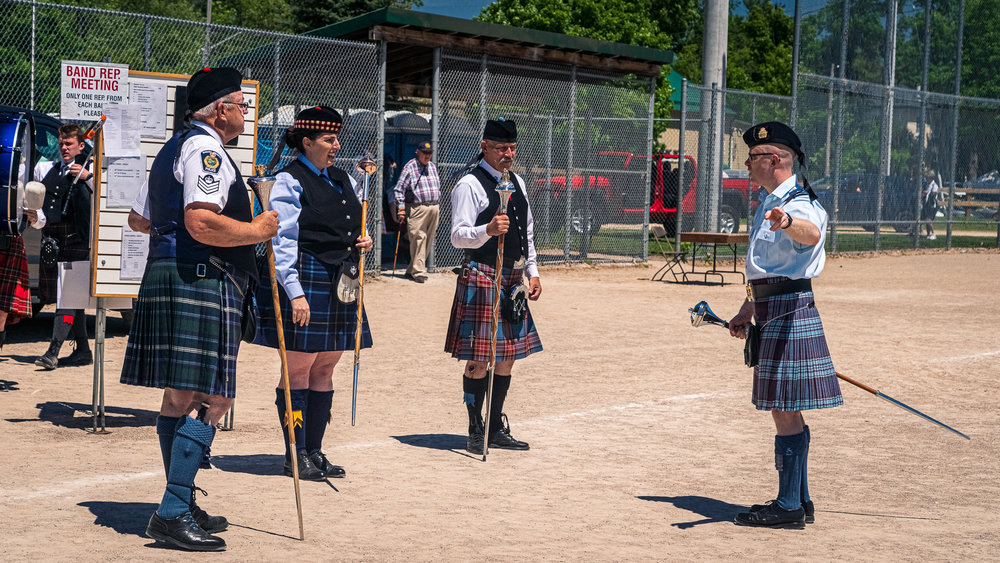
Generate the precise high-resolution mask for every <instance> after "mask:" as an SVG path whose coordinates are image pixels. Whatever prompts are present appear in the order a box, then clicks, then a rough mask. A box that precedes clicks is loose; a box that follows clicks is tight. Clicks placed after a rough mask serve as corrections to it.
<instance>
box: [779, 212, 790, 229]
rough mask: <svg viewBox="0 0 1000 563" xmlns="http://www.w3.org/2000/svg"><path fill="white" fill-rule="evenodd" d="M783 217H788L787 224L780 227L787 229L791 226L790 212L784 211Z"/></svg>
mask: <svg viewBox="0 0 1000 563" xmlns="http://www.w3.org/2000/svg"><path fill="white" fill-rule="evenodd" d="M785 217H788V224H787V225H785V226H784V227H781V228H782V229H787V228H788V227H791V226H792V214H791V213H785Z"/></svg>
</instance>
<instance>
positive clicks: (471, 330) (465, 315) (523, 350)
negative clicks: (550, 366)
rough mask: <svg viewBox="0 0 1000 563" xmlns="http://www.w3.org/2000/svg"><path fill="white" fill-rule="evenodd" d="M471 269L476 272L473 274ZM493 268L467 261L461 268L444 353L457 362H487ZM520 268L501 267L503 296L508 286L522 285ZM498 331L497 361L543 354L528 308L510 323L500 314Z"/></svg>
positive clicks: (522, 273)
mask: <svg viewBox="0 0 1000 563" xmlns="http://www.w3.org/2000/svg"><path fill="white" fill-rule="evenodd" d="M470 267H471V268H475V269H477V270H479V271H478V272H475V271H472V270H471V269H470ZM495 271H496V270H495V269H494V267H493V266H488V265H486V264H481V263H478V262H470V263H468V264H465V265H464V266H463V269H462V272H461V273H460V274H459V276H458V282H457V283H456V286H455V299H454V301H453V302H452V305H451V320H450V321H449V323H448V336H447V338H446V340H445V344H444V351H445V352H448V353H450V354H451V355H452V357H454V358H458V359H459V360H472V361H475V362H489V361H490V359H491V358H490V338H491V336H492V335H491V331H492V328H493V284H492V283H491V282H492V280H493V275H494V272H495ZM523 275H524V270H523V269H516V270H511V269H510V268H504V269H503V272H501V280H500V286H501V287H502V288H503V291H504V294H505V295H506V294H507V293H508V292H509V291H510V288H511V287H514V286H516V285H517V284H519V283H521V279H522V277H523ZM499 318H500V324H499V326H498V328H497V359H496V361H498V362H509V361H513V360H520V359H522V358H526V357H528V356H530V355H531V354H534V353H535V352H541V351H542V342H541V340H539V338H538V332H537V331H536V330H535V321H534V320H533V319H532V318H531V309H530V308H529V309H528V311H527V312H526V314H525V315H524V319H522V320H521V322H519V323H512V322H510V321H508V320H507V319H505V318H504V317H503V314H502V313H501V314H500V315H499Z"/></svg>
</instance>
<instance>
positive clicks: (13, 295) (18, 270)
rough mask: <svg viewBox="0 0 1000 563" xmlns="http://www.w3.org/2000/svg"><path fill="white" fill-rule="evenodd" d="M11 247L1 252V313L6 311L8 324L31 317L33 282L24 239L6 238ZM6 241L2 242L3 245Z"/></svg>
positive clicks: (0, 242)
mask: <svg viewBox="0 0 1000 563" xmlns="http://www.w3.org/2000/svg"><path fill="white" fill-rule="evenodd" d="M6 239H7V241H9V242H8V244H9V245H10V246H9V247H8V248H6V249H5V250H0V311H6V312H7V313H8V315H7V324H9V325H12V324H14V323H16V322H17V321H19V320H21V318H22V317H24V318H26V317H30V316H31V290H30V287H31V285H30V284H31V280H29V279H28V258H27V257H26V256H25V255H24V239H22V238H21V237H6ZM3 242H4V241H0V244H2V243H3Z"/></svg>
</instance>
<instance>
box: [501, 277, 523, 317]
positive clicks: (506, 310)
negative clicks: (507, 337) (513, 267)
mask: <svg viewBox="0 0 1000 563" xmlns="http://www.w3.org/2000/svg"><path fill="white" fill-rule="evenodd" d="M509 293H510V294H509V295H507V294H504V295H503V296H502V297H501V300H500V312H501V313H502V314H503V318H505V319H507V320H508V321H510V322H512V323H519V322H521V321H523V320H524V317H525V316H526V315H527V314H528V292H527V290H525V288H524V285H523V284H518V285H517V287H514V288H511V290H510V292H509Z"/></svg>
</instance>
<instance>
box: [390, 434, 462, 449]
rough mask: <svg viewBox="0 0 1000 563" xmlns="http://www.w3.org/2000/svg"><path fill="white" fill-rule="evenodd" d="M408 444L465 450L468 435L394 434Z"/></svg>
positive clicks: (420, 446)
mask: <svg viewBox="0 0 1000 563" xmlns="http://www.w3.org/2000/svg"><path fill="white" fill-rule="evenodd" d="M393 438H395V439H396V440H399V441H400V442H402V443H403V444H406V445H407V446H414V447H417V448H430V449H432V450H463V451H464V450H465V442H466V438H467V436H460V435H458V434H409V435H407V436H393Z"/></svg>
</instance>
